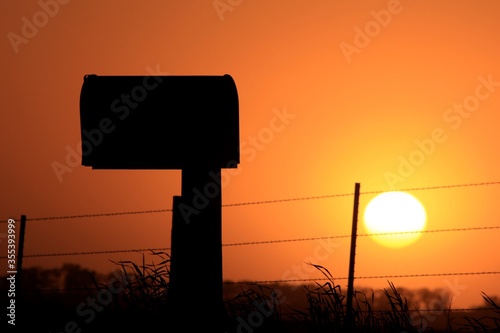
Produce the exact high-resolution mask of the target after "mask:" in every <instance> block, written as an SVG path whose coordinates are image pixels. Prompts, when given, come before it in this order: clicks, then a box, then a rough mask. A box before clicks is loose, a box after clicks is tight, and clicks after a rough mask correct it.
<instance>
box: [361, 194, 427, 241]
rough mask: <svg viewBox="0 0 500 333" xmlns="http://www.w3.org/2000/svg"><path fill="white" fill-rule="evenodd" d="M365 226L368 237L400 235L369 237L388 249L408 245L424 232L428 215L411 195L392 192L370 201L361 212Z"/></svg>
mask: <svg viewBox="0 0 500 333" xmlns="http://www.w3.org/2000/svg"><path fill="white" fill-rule="evenodd" d="M363 220H364V225H365V228H366V230H367V232H368V233H369V234H380V233H399V234H388V235H372V236H370V237H371V238H372V239H373V240H374V241H376V242H377V243H379V244H381V245H383V246H385V247H390V248H398V247H404V246H408V245H410V244H412V243H414V242H415V241H417V240H418V239H419V238H420V237H421V236H422V233H420V232H414V233H413V232H411V233H405V232H409V231H423V230H424V229H425V225H426V221H427V214H426V212H425V208H424V206H423V205H422V204H421V203H420V201H418V199H417V198H415V197H414V196H413V195H411V194H409V193H406V192H399V191H391V192H384V193H381V194H379V195H377V196H376V197H375V198H373V199H372V200H370V202H369V203H368V204H367V206H366V208H365V211H364V216H363Z"/></svg>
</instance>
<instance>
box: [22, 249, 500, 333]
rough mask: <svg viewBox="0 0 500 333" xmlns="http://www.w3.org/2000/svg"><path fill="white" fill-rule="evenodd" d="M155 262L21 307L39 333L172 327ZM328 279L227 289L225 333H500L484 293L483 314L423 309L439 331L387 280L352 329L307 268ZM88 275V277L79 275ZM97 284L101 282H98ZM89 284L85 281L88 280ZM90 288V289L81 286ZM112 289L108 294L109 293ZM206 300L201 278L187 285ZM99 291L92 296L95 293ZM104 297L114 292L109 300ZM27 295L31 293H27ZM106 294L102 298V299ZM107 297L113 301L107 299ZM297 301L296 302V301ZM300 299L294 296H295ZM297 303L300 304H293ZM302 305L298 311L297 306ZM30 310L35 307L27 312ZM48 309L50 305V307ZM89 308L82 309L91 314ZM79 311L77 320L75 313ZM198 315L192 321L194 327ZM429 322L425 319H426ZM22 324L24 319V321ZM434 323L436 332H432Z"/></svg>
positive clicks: (340, 295) (339, 294)
mask: <svg viewBox="0 0 500 333" xmlns="http://www.w3.org/2000/svg"><path fill="white" fill-rule="evenodd" d="M152 254H153V255H154V256H155V257H156V258H158V260H157V262H153V263H146V262H145V256H144V255H143V259H142V262H141V263H140V264H137V263H135V262H133V261H129V260H124V261H116V262H113V263H114V264H115V265H116V266H117V271H116V272H115V273H114V276H115V278H114V279H110V278H109V276H108V277H107V281H106V282H99V281H98V278H97V277H94V279H93V282H92V283H93V285H87V286H84V288H81V290H80V291H78V292H66V293H56V294H50V293H49V294H46V293H40V292H39V291H37V290H34V291H33V292H32V293H31V295H32V296H31V297H32V298H31V299H27V301H26V302H25V304H26V307H25V308H24V309H25V310H24V311H25V312H29V313H30V319H31V320H33V321H37V322H39V325H38V327H39V328H40V329H41V330H44V331H45V330H46V331H52V332H61V331H64V327H65V325H67V324H68V323H69V322H71V321H74V322H76V323H77V325H79V326H78V328H81V329H82V332H111V331H113V332H115V331H121V330H123V331H141V332H142V331H149V330H151V331H153V330H156V327H163V328H164V329H165V330H166V331H169V330H172V329H171V328H170V327H169V322H170V320H171V317H170V313H169V309H170V303H169V301H170V300H169V277H170V257H169V254H168V253H165V252H152ZM311 265H312V266H314V267H315V268H316V269H317V270H318V271H319V272H321V274H322V275H323V276H324V277H325V278H326V279H322V280H321V281H322V282H315V283H311V284H307V285H300V286H293V287H292V286H290V285H287V284H274V285H272V284H255V283H253V284H252V283H244V282H243V283H230V282H229V281H226V283H225V284H224V286H225V287H224V306H225V310H226V330H225V331H226V332H228V333H230V332H238V333H240V332H244V333H259V332H260V333H262V332H273V333H280V332H290V333H294V332H297V333H299V332H307V333H309V332H314V333H323V332H324V333H326V332H329V333H337V332H360V333H365V332H366V333H371V332H373V333H386V332H387V333H389V332H398V333H400V332H407V333H416V332H419V333H420V332H477V333H492V332H497V333H498V332H500V305H499V304H498V303H499V302H498V300H497V299H494V298H492V297H490V296H488V295H487V294H485V293H483V294H482V297H483V299H484V302H485V307H487V308H491V309H492V310H488V311H475V312H472V313H465V312H453V314H452V311H450V308H451V304H449V305H448V306H447V307H446V308H439V309H437V308H436V309H427V310H430V311H432V314H433V316H434V317H437V316H438V315H440V316H441V317H442V319H443V321H444V323H445V325H441V327H439V328H438V327H437V326H439V325H437V320H436V321H434V322H429V320H427V321H426V320H425V319H426V313H425V312H422V311H425V309H424V310H422V311H420V310H419V309H417V307H416V306H415V305H413V304H411V302H410V301H409V300H407V298H406V297H405V296H404V294H403V291H404V289H398V288H396V286H395V285H394V284H393V283H392V282H390V281H388V287H387V288H384V289H383V290H381V293H379V294H377V296H376V293H375V291H373V290H355V292H354V299H353V310H352V314H353V316H352V318H353V322H352V326H350V325H348V323H347V308H346V304H347V302H346V301H347V300H346V294H345V292H344V291H343V290H342V287H341V286H340V285H338V284H336V283H335V280H334V277H333V275H332V274H331V273H330V271H329V270H328V269H327V268H325V267H323V266H320V265H315V264H311ZM82 272H85V274H92V272H90V273H89V272H88V271H85V270H82ZM100 278H101V279H102V275H101V276H100ZM85 281H88V280H85ZM86 283H87V282H86ZM112 287H113V288H112ZM192 287H193V288H196V290H199V297H203V295H204V286H203V279H202V277H201V278H200V283H199V284H197V285H194V286H192ZM96 290H97V291H96ZM109 290H113V291H114V293H113V294H112V293H111V292H109ZM27 295H28V296H29V295H30V293H27ZM105 295H107V296H106V297H104V296H105ZM109 295H112V296H109ZM293 295H295V296H293ZM297 295H298V296H297ZM292 296H293V297H295V298H297V297H300V302H297V299H294V298H293V297H292ZM91 299H93V300H96V299H97V300H100V302H101V303H102V304H100V305H99V306H100V307H99V308H98V307H97V305H95V304H94V309H97V310H96V311H94V313H93V315H92V316H90V315H89V312H87V315H86V316H80V317H79V316H78V315H77V314H78V313H79V312H78V309H80V310H81V309H82V307H81V306H82V304H83V303H86V304H85V305H88V304H91V302H90V301H89V300H91ZM298 303H300V304H298ZM30 304H31V305H32V306H31V308H30ZM47 305H49V306H47ZM90 308H91V307H90V306H87V307H85V309H90ZM75 310H76V314H75ZM196 317H197V314H196V313H193V314H192V318H193V320H196ZM427 318H428V317H427ZM23 320H25V319H23ZM432 324H434V327H432V326H433V325H432Z"/></svg>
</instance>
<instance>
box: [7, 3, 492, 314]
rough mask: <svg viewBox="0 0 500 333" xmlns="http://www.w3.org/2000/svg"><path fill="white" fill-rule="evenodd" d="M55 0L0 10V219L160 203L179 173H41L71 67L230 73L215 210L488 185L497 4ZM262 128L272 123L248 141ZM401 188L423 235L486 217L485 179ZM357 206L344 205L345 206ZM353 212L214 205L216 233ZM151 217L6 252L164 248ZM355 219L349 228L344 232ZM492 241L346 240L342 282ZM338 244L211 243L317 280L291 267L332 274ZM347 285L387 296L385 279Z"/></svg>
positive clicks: (304, 231)
mask: <svg viewBox="0 0 500 333" xmlns="http://www.w3.org/2000/svg"><path fill="white" fill-rule="evenodd" d="M54 1H55V0H45V1H44V0H42V1H41V2H37V1H34V0H29V1H23V2H22V3H17V2H14V1H3V2H2V3H1V4H0V13H2V14H1V15H2V19H1V20H0V31H2V32H3V34H4V36H5V37H4V38H3V42H2V43H1V44H0V48H1V52H2V64H1V65H0V68H1V77H2V80H1V82H0V88H1V91H2V98H1V99H0V107H1V110H2V111H1V114H2V121H1V122H0V126H1V129H0V136H1V138H0V144H1V145H2V158H1V171H2V172H1V173H0V183H1V184H2V191H1V194H0V213H1V214H0V215H1V216H0V218H3V219H5V220H6V219H7V218H9V217H13V218H18V217H19V216H20V215H21V214H26V215H27V216H28V218H36V217H45V216H64V215H79V214H92V213H107V212H123V211H141V210H152V209H169V208H171V206H172V196H174V195H179V194H180V171H178V170H165V171H159V170H155V171H112V170H109V171H96V170H91V169H90V168H87V167H82V166H76V167H71V170H72V171H71V172H66V173H63V174H60V175H59V176H58V175H57V173H56V172H55V171H54V169H53V164H54V162H58V163H67V162H66V161H65V159H66V157H67V154H68V149H69V150H74V149H76V148H77V146H78V144H79V140H80V133H79V130H80V124H79V96H80V89H81V85H82V82H83V76H84V75H85V74H89V73H95V74H98V75H147V74H149V73H150V72H151V71H153V72H154V73H157V74H162V75H167V74H172V75H174V74H175V75H221V74H225V73H227V74H231V75H232V76H233V78H234V80H235V82H236V85H237V88H238V93H239V100H240V140H241V144H242V155H241V164H240V165H239V168H238V174H237V175H233V176H230V177H229V178H227V180H226V183H225V186H224V189H223V202H224V203H225V204H232V203H242V202H255V201H263V200H277V199H287V198H302V197H311V196H322V195H330V194H339V193H352V192H353V191H354V184H355V183H356V182H359V183H361V191H362V192H368V191H385V190H390V189H404V188H419V187H428V186H441V185H453V184H465V183H481V182H491V181H498V180H499V170H500V158H499V157H498V156H500V155H499V154H498V142H500V131H498V130H497V128H496V127H497V126H498V125H497V124H498V122H499V120H500V116H499V115H498V114H499V110H500V65H499V62H498V59H499V58H500V47H499V45H500V37H499V35H498V32H499V31H500V21H498V13H499V10H500V4H499V3H498V2H497V1H494V0H488V1H481V2H472V1H458V0H453V1H452V0H446V1H439V2H435V1H430V0H419V1H410V0H401V1H385V0H384V1H369V2H368V1H364V2H361V1H355V2H353V1H349V2H348V1H335V2H334V1H327V0H321V1H320V0H317V1H305V0H299V1H284V0H283V1H273V2H272V3H271V2H269V1H264V0H253V1H229V0H220V1H212V0H204V1H191V2H189V4H184V2H183V1H170V2H169V4H165V3H164V2H162V1H146V2H142V3H140V4H138V3H137V1H129V0H124V1H120V2H113V3H114V5H111V4H110V2H102V1H94V0H89V1H85V2H83V1H66V2H67V3H65V4H59V5H57V6H56V5H54V4H55V3H56V2H54ZM60 2H65V1H62V0H61V1H60ZM229 3H232V5H229ZM214 4H217V5H218V6H219V7H218V9H216V8H215V5H214ZM224 4H225V7H224ZM44 8H45V9H44ZM47 13H48V14H47ZM49 14H50V15H49ZM35 23H36V25H34V24H35ZM33 27H34V29H33ZM277 114H280V115H281V117H282V119H281V120H280V121H281V123H280V122H278V121H277V120H276V119H275V118H276V117H277ZM283 115H284V116H283ZM271 124H279V125H280V126H279V130H277V131H274V132H273V136H272V137H266V134H264V133H269V130H265V129H266V128H270V127H271V126H272V125H271ZM255 138H257V139H255ZM255 140H257V141H255ZM255 142H257V143H256V144H255ZM243 149H246V150H245V153H243ZM164 153H168V152H164ZM402 161H406V162H402ZM412 194H414V195H415V196H416V197H417V198H418V199H419V200H420V201H421V202H422V203H423V204H424V205H425V207H426V209H427V214H428V218H429V220H428V229H447V228H468V227H483V226H496V225H498V221H499V217H500V214H499V213H498V212H497V211H496V208H497V205H498V204H497V201H498V200H497V198H498V197H499V195H500V187H499V186H498V185H491V186H478V187H464V188H452V189H439V190H427V191H415V192H412ZM372 197H373V195H368V194H366V195H362V196H361V199H360V212H362V211H363V207H364V206H366V204H367V203H368V201H369V200H370V198H372ZM352 205H353V197H351V196H346V197H336V198H327V199H317V200H304V201H292V202H282V203H271V204H260V205H246V206H237V207H226V208H224V209H223V242H224V243H226V244H227V243H235V242H247V241H250V242H251V241H262V240H277V239H292V238H303V237H322V236H329V235H332V236H333V235H348V234H349V233H350V230H351V219H352ZM3 225H4V226H5V224H3ZM170 227H171V214H170V213H157V214H142V215H132V216H118V217H105V218H92V219H71V220H54V221H32V222H29V223H28V226H27V233H26V246H25V254H26V255H29V254H38V253H61V252H80V251H105V250H115V249H135V248H150V247H152V248H159V247H168V246H169V245H170ZM2 228H3V227H2ZM358 230H359V233H364V232H365V231H364V229H363V226H362V224H360V227H359V229H358ZM498 236H499V233H498V230H496V229H493V230H489V231H484V230H483V231H469V232H445V233H432V234H424V235H423V237H422V238H421V239H420V240H419V241H418V242H417V243H415V244H413V245H411V246H409V247H407V248H404V249H400V250H392V249H386V248H383V247H381V246H379V245H378V244H377V243H375V242H373V241H372V240H371V239H369V238H367V237H360V238H359V239H358V248H357V257H356V274H357V275H358V276H373V275H401V274H422V273H430V274H431V273H450V272H482V271H498V268H499V267H500V257H499V256H498V255H497V253H498V251H499V248H498ZM193 246H196V245H193ZM321 246H323V247H321ZM324 246H327V247H328V249H330V250H331V251H330V252H328V253H327V252H322V250H321V249H324ZM348 254H349V238H340V239H333V240H330V241H328V242H327V243H326V245H325V243H323V245H322V244H321V243H320V242H318V241H308V242H293V243H284V244H269V245H253V246H237V247H224V253H223V255H224V277H225V278H226V279H233V280H239V279H251V280H279V279H282V278H285V277H288V278H314V277H318V276H320V275H319V274H317V273H316V272H314V271H307V270H304V268H298V270H297V269H296V270H295V273H293V274H291V273H290V272H291V271H294V267H295V268H296V267H302V266H301V265H302V263H303V262H304V261H309V260H316V263H318V264H322V265H325V266H326V267H327V268H328V269H330V271H331V272H332V273H333V274H334V275H335V276H338V277H345V276H346V275H347V272H348V266H347V264H348ZM139 258H140V256H139V255H137V254H131V253H124V254H118V255H94V256H75V257H55V258H26V260H25V265H27V266H36V265H39V266H44V267H49V266H50V267H52V266H60V265H61V264H62V263H63V262H67V261H74V262H79V263H82V265H85V266H87V267H90V268H94V269H98V270H101V269H102V270H104V269H105V270H109V269H112V268H113V265H112V264H111V263H110V262H109V259H114V260H119V259H132V260H139ZM311 258H312V259H311ZM2 265H3V263H2ZM2 267H3V266H2ZM392 281H393V282H395V284H396V285H401V286H409V287H430V288H450V286H452V285H454V286H455V287H454V288H455V289H454V290H456V298H455V300H454V306H457V307H460V306H469V305H471V304H478V303H480V302H481V296H480V293H481V291H485V292H486V293H489V294H500V290H499V289H498V275H480V276H458V277H454V276H441V277H433V278H430V277H429V278H427V277H424V278H406V279H393V280H392ZM339 283H340V284H344V285H345V284H346V281H345V280H339ZM356 283H359V285H370V286H374V287H375V288H382V287H387V281H386V280H385V279H373V280H358V281H357V282H356ZM457 286H459V287H457ZM450 290H451V289H450Z"/></svg>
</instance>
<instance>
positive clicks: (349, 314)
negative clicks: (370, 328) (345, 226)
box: [346, 183, 360, 330]
mask: <svg viewBox="0 0 500 333" xmlns="http://www.w3.org/2000/svg"><path fill="white" fill-rule="evenodd" d="M359 188H360V184H359V183H356V185H355V189H354V209H353V213H352V231H351V254H350V257H349V277H348V284H347V305H346V324H347V329H348V330H350V329H353V328H354V327H353V325H354V318H353V306H352V301H353V298H354V257H355V256H356V236H357V229H358V206H359Z"/></svg>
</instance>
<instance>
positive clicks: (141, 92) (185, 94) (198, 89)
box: [80, 74, 240, 169]
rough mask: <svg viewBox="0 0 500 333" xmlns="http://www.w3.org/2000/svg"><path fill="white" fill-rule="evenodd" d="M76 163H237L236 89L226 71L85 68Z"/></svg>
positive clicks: (99, 166) (176, 165)
mask: <svg viewBox="0 0 500 333" xmlns="http://www.w3.org/2000/svg"><path fill="white" fill-rule="evenodd" d="M80 125H81V139H82V165H84V166H91V167H92V168H93V169H192V168H199V167H210V168H236V167H237V165H238V164H239V162H240V153H239V106H238V92H237V89H236V85H235V82H234V80H233V78H232V77H231V76H230V75H227V74H225V75H220V76H210V75H204V76H175V75H173V76H99V75H93V74H92V75H85V77H84V82H83V85H82V89H81V95H80Z"/></svg>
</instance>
